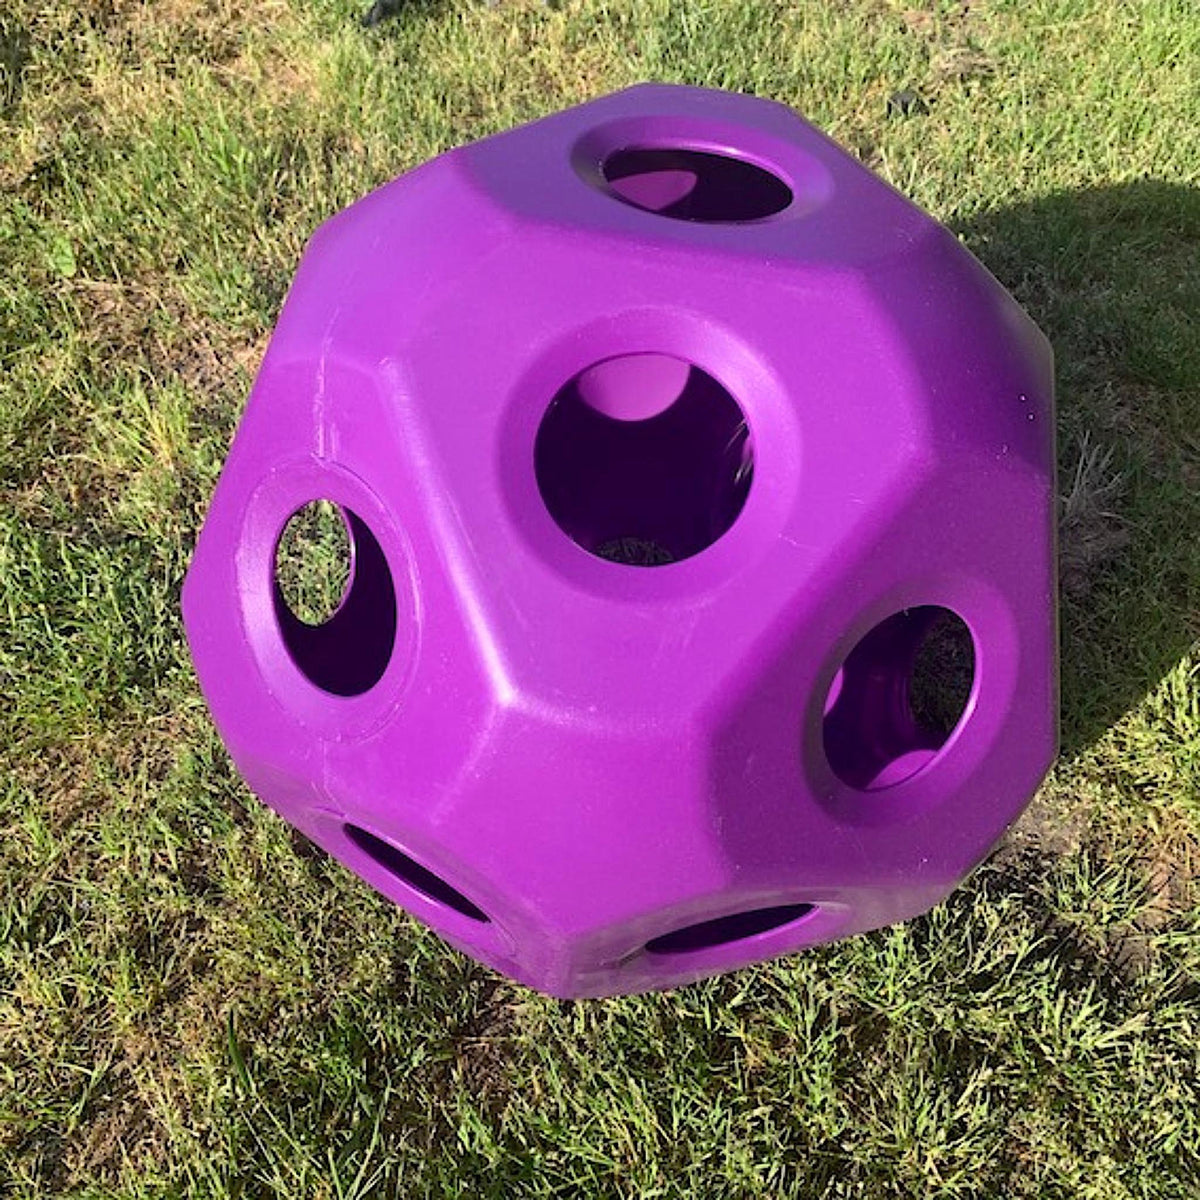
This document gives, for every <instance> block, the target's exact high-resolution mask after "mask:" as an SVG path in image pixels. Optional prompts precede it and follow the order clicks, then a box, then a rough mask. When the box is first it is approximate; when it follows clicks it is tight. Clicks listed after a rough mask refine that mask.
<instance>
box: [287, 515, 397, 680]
mask: <svg viewBox="0 0 1200 1200" xmlns="http://www.w3.org/2000/svg"><path fill="white" fill-rule="evenodd" d="M274 569H275V581H274V596H275V616H276V620H277V621H278V623H279V630H280V633H281V634H282V635H283V642H284V645H285V646H286V647H287V649H288V653H289V654H290V655H291V657H292V661H293V662H294V663H295V664H296V666H297V667H298V668H299V670H300V671H301V672H302V673H303V674H304V675H305V676H306V677H307V678H308V679H309V681H310V682H312V683H314V684H315V685H316V686H317V687H319V688H321V689H322V690H324V691H326V692H331V693H332V694H333V695H335V696H357V695H361V694H362V693H363V692H366V691H368V690H369V689H370V688H372V687H374V686H375V684H376V683H378V682H379V680H380V678H381V677H382V676H383V673H384V671H385V670H386V669H387V665H388V663H389V661H390V660H391V656H392V648H393V646H394V644H395V640H396V589H395V586H394V584H393V582H392V573H391V570H390V568H389V567H388V562H387V558H386V556H385V555H384V553H383V549H382V547H381V546H380V545H379V542H378V541H377V540H376V538H375V535H374V534H373V533H372V532H371V530H370V529H369V528H368V526H367V524H366V522H364V521H363V520H362V518H361V517H359V516H358V515H357V514H356V513H353V512H351V511H350V510H349V509H344V508H340V507H338V506H337V505H336V504H333V503H332V502H331V501H328V500H317V501H312V502H310V503H309V504H306V505H305V506H304V507H303V508H301V509H298V510H297V511H296V512H295V513H293V514H292V516H291V518H290V519H289V520H288V523H287V525H286V526H285V527H284V530H283V533H282V534H281V535H280V538H279V542H278V543H277V545H276V547H275V563H274Z"/></svg>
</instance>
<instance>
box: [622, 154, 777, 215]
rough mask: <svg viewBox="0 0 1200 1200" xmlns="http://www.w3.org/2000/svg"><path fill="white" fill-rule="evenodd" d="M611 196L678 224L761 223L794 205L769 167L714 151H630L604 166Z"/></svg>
mask: <svg viewBox="0 0 1200 1200" xmlns="http://www.w3.org/2000/svg"><path fill="white" fill-rule="evenodd" d="M600 174H601V178H602V179H603V181H604V184H605V185H606V187H607V190H608V191H609V193H610V194H611V195H613V196H615V197H616V198H617V199H618V200H621V201H622V202H623V203H625V204H631V205H633V207H634V208H641V209H644V210H646V211H647V212H653V213H657V214H658V215H659V216H662V217H672V218H674V219H675V220H678V221H699V222H707V223H730V222H741V221H761V220H762V219H763V218H765V217H771V216H774V215H775V214H776V213H778V212H782V211H783V210H784V209H785V208H787V206H788V205H789V204H791V202H792V189H791V188H790V187H788V185H787V184H786V183H784V181H783V180H782V179H780V178H779V176H778V175H775V174H773V173H772V172H770V171H768V170H767V169H766V168H765V167H760V166H757V165H756V164H755V163H752V162H747V161H745V160H744V159H741V158H734V157H733V156H732V155H728V154H716V153H714V152H713V151H711V150H688V149H684V148H676V147H653V146H629V147H625V148H623V149H621V150H615V151H613V153H611V154H609V155H608V157H607V158H605V159H604V161H603V162H602V163H601V165H600Z"/></svg>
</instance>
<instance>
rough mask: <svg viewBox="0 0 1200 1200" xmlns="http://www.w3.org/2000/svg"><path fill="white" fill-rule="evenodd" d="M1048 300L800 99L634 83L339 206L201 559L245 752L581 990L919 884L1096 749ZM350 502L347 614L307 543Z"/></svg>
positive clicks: (427, 913)
mask: <svg viewBox="0 0 1200 1200" xmlns="http://www.w3.org/2000/svg"><path fill="white" fill-rule="evenodd" d="M1052 479H1053V413H1052V378H1051V366H1050V358H1049V352H1048V349H1047V347H1046V345H1045V342H1044V339H1043V338H1042V337H1041V335H1040V334H1039V333H1038V332H1037V330H1036V329H1035V328H1034V327H1033V325H1032V324H1031V323H1030V322H1029V321H1028V318H1026V317H1025V316H1024V314H1023V313H1022V312H1021V311H1020V310H1019V309H1018V308H1017V307H1016V305H1015V304H1014V303H1013V301H1012V300H1011V299H1010V298H1009V297H1008V296H1007V295H1006V293H1005V292H1004V291H1003V289H1002V288H1001V287H1000V286H999V284H997V283H996V281H995V280H994V279H992V278H991V276H989V275H988V274H987V273H986V272H985V271H984V270H983V268H982V267H980V266H979V264H978V263H977V262H976V261H975V260H974V259H973V258H972V257H971V256H970V255H969V254H968V253H967V252H966V251H965V250H964V249H963V248H962V247H961V246H959V245H958V243H957V242H956V241H955V240H954V239H953V238H952V237H951V236H950V235H949V234H948V233H946V232H945V231H944V230H943V229H942V228H941V227H940V226H938V225H937V224H936V223H935V222H933V221H932V220H931V219H930V218H929V217H927V216H926V215H924V214H923V213H921V212H920V210H918V209H917V208H916V207H915V206H913V205H912V204H910V203H909V202H908V201H906V200H905V199H903V197H901V196H899V195H898V194H897V193H895V192H894V191H893V190H892V189H890V188H888V187H887V186H886V185H884V184H883V183H882V182H880V181H879V180H878V179H876V178H875V177H874V176H872V175H871V174H870V172H868V171H866V170H865V169H864V168H863V167H862V166H861V165H859V164H858V163H857V162H855V161H854V160H853V159H852V158H851V157H850V156H849V155H847V154H846V153H845V152H844V151H842V150H840V149H839V148H838V147H837V146H836V145H834V144H833V143H832V142H830V141H829V140H828V139H826V138H825V137H824V136H823V135H821V134H820V133H818V132H817V131H816V130H814V129H812V128H811V127H810V126H808V125H806V124H805V123H804V122H803V121H801V120H800V119H799V118H798V117H796V116H795V115H794V114H792V113H790V112H789V111H788V110H786V109H784V108H782V107H780V106H778V105H774V104H770V103H767V102H764V101H760V100H755V99H751V98H749V97H745V96H732V95H727V94H722V93H717V92H708V91H702V90H698V89H689V88H676V87H660V86H648V87H641V88H635V89H631V90H630V91H627V92H622V93H619V94H617V95H614V96H610V97H607V98H605V99H602V100H599V101H596V102H594V103H592V104H587V105H583V106H581V107H579V108H576V109H572V110H569V111H567V112H564V113H560V114H557V115H555V116H552V117H549V118H547V119H546V120H543V121H540V122H538V123H536V124H534V125H530V126H527V127H525V128H522V129H518V130H515V131H513V132H510V133H507V134H503V135H500V136H497V137H494V138H490V139H488V140H487V141H484V142H480V143H478V144H475V145H472V146H468V147H466V148H464V149H461V150H457V151H454V152H452V153H450V154H448V155H445V156H443V157H442V158H440V159H437V160H435V161H434V162H432V163H429V164H427V165H426V166H424V167H422V168H420V169H419V170H417V171H415V172H413V173H412V174H411V175H409V176H406V177H404V178H403V179H400V180H397V181H396V182H394V183H392V184H390V185H388V186H387V187H385V188H382V189H380V190H379V191H378V192H375V193H373V194H372V195H371V196H368V197H367V198H365V199H364V200H363V201H360V202H359V203H358V204H356V205H355V206H353V207H352V208H350V209H348V210H347V211H346V212H344V213H342V214H340V215H338V216H337V217H335V218H334V219H333V220H332V221H330V222H329V223H327V224H326V225H325V226H324V227H322V229H321V230H319V231H318V233H317V235H316V236H315V237H314V239H313V242H312V244H311V245H310V247H309V249H308V251H307V253H306V255H305V258H304V261H303V262H302V264H301V267H300V269H299V271H298V273H297V277H296V280H295V283H294V285H293V287H292V290H291V292H290V294H289V297H288V300H287V303H286V305H285V307H284V310H283V313H282V315H281V317H280V320H279V324H278V327H277V329H276V332H275V335H274V337H273V339H272V344H271V347H270V349H269V351H268V354H267V357H266V360H265V362H264V365H263V368H262V371H261V373H260V376H259V379H258V380H257V382H256V384H255V388H254V392H253V394H252V396H251V399H250V402H249V405H248V407H247V411H246V414H245V417H244V418H243V421H242V424H241V427H240V428H239V431H238V434H237V437H236V439H235V442H234V445H233V448H232V449H231V452H230V455H229V459H228V462H227V464H226V467H225V470H224V472H223V474H222V477H221V480H220V483H219V484H218V487H217V491H216V494H215V496H214V498H213V502H212V507H211V510H210V513H209V516H208V519H207V521H206V524H205V528H204V530H203V531H202V534H201V537H200V539H199V542H198V545H197V549H196V554H195V558H194V561H193V564H192V567H191V570H190V572H189V575H188V580H187V583H186V585H185V593H184V607H185V617H186V621H187V627H188V635H189V640H190V644H191V647H192V653H193V657H194V660H195V663H196V667H197V671H198V674H199V676H200V679H201V683H202V685H203V688H204V691H205V694H206V697H207V698H208V701H209V704H210V707H211V709H212V711H213V715H214V718H215V720H216V722H217V725H218V727H219V729H220V730H221V733H222V735H223V737H224V738H225V740H226V743H227V744H228V746H229V748H230V751H231V753H232V754H233V757H234V759H235V761H236V762H237V765H238V767H239V769H240V770H241V771H242V773H243V774H244V776H245V777H246V779H247V781H248V782H249V783H250V785H251V786H252V787H253V788H254V789H255V791H257V792H258V794H259V795H260V796H261V797H262V798H263V799H264V800H265V801H266V802H267V803H268V804H270V805H272V807H274V808H275V809H276V810H277V811H279V812H280V813H281V814H282V815H283V816H284V817H285V818H286V819H287V820H289V821H291V822H292V823H293V824H295V825H296V826H297V827H298V828H300V829H301V830H303V831H304V832H305V833H306V834H307V835H308V836H309V837H311V838H313V839H314V840H315V841H317V842H318V843H319V844H321V845H322V846H324V847H325V848H326V849H328V850H329V851H330V852H331V853H333V854H335V855H336V856H337V857H339V858H340V859H341V860H342V861H343V862H345V863H346V864H347V865H349V866H350V867H351V868H352V869H354V870H356V871H357V872H359V873H360V874H361V875H362V876H363V877H364V878H365V879H367V880H368V882H370V883H372V884H373V885H374V886H376V887H377V888H379V889H380V890H381V891H383V892H384V893H385V894H387V895H389V896H390V897H392V898H393V899H394V900H396V901H397V902H398V903H400V904H401V905H403V906H404V907H405V908H406V909H408V910H409V911H411V912H412V913H413V914H414V915H416V916H418V917H420V918H421V919H422V920H425V921H427V922H428V923H429V924H431V925H432V926H434V927H435V928H436V929H438V930H439V932H441V933H442V934H443V935H444V936H445V937H446V938H447V939H448V940H450V941H451V942H453V943H454V944H455V945H457V946H459V947H461V948H462V949H464V950H466V951H467V952H469V953H471V954H473V955H475V956H476V957H477V958H479V959H481V960H482V961H484V962H487V963H489V964H491V965H492V966H494V967H496V968H497V969H499V970H501V971H504V972H506V973H508V974H510V975H512V976H514V977H516V978H518V979H521V980H523V981H524V982H527V983H529V984H531V985H532V986H534V987H537V988H540V989H542V990H545V991H549V992H552V993H555V994H559V995H606V994H612V993H617V992H628V991H639V990H645V989H648V988H655V987H664V986H670V985H673V984H677V983H681V982H685V981H687V980H690V979H694V978H698V977H700V976H703V975H706V974H710V973H712V972H713V971H718V970H723V969H727V968H730V967H734V966H738V965H741V964H743V963H746V962H751V961H755V960H758V959H762V958H766V957H770V956H773V955H776V954H781V953H785V952H788V951H791V950H794V949H797V948H799V947H801V946H805V945H810V944H813V943H816V942H820V941H826V940H829V939H831V938H835V937H839V936H844V935H847V934H850V933H854V932H858V931H862V930H866V929H870V928H874V927H877V926H879V925H883V924H887V923H890V922H893V921H896V920H900V919H903V918H905V917H908V916H911V915H914V914H916V913H918V912H920V911H922V910H924V909H925V908H927V907H928V906H929V905H930V904H932V903H934V902H936V901H937V900H938V899H940V898H941V897H942V896H943V895H945V893H946V892H947V891H948V890H949V889H950V888H951V887H952V886H953V885H954V884H955V883H956V882H957V881H958V880H959V879H961V878H962V877H963V876H964V875H965V874H966V873H967V872H968V871H969V870H970V869H971V868H972V867H973V866H974V864H975V863H976V862H978V861H979V859H980V858H981V857H982V856H983V855H984V854H986V853H987V851H988V849H989V848H990V846H991V845H992V844H993V843H994V841H995V840H996V838H997V837H998V836H999V834H1000V833H1001V832H1002V831H1003V829H1004V828H1005V826H1006V825H1007V824H1008V823H1009V822H1010V821H1011V820H1012V819H1014V818H1015V816H1016V815H1017V813H1018V812H1019V811H1020V809H1021V807H1022V806H1023V805H1024V803H1025V802H1026V801H1027V799H1028V798H1029V796H1030V795H1031V794H1032V791H1033V789H1034V788H1035V787H1036V785H1037V782H1038V781H1039V780H1040V778H1041V776H1042V774H1043V773H1044V771H1045V769H1046V767H1047V766H1048V764H1049V762H1050V759H1051V758H1052V756H1053V753H1054V744H1055V711H1056V707H1055V706H1056V696H1055V686H1056V676H1055V646H1054V636H1055V626H1054V575H1053V533H1052V528H1053V527H1052V517H1053V500H1052ZM317 499H324V500H328V501H331V502H332V503H333V504H334V505H336V506H338V508H340V510H341V511H342V512H343V513H344V514H345V525H346V530H347V536H348V538H349V540H350V542H351V544H352V548H353V556H352V562H351V564H350V566H349V569H348V572H347V575H348V582H347V584H346V588H345V592H344V595H343V597H342V600H341V602H340V605H339V606H338V607H337V608H336V611H334V613H333V615H332V616H331V617H330V618H329V619H328V620H327V621H326V622H325V623H324V624H322V625H320V626H307V625H305V624H304V622H303V621H301V620H299V618H297V617H295V616H293V615H292V614H291V613H290V611H289V610H288V608H287V606H286V601H285V600H284V598H283V592H282V591H281V589H280V588H279V586H278V584H277V582H276V578H275V557H276V547H277V545H278V543H279V539H280V537H281V534H282V531H283V529H284V527H285V525H286V524H287V522H288V520H289V518H290V517H291V516H292V514H293V513H295V512H296V511H298V510H299V509H301V508H302V507H303V506H304V505H306V504H307V503H308V502H310V501H313V500H317Z"/></svg>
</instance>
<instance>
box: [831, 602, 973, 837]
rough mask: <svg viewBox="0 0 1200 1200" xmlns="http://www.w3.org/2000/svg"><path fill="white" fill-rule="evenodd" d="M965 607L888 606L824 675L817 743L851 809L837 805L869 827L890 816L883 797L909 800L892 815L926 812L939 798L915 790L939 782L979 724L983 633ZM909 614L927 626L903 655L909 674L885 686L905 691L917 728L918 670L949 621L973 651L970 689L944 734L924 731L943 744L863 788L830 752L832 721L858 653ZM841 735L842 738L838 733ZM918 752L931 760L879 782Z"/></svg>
mask: <svg viewBox="0 0 1200 1200" xmlns="http://www.w3.org/2000/svg"><path fill="white" fill-rule="evenodd" d="M963 607H964V606H962V605H957V604H956V603H955V602H954V601H953V600H952V599H945V600H929V599H923V600H919V601H915V602H913V603H909V604H904V605H900V606H896V607H889V608H886V609H884V610H883V612H882V615H877V616H876V618H875V619H874V620H872V621H870V622H866V623H864V624H865V628H864V626H863V625H857V626H856V628H857V629H858V630H860V631H861V632H859V633H858V635H857V636H856V637H854V638H853V640H850V638H847V639H846V642H847V643H848V648H846V649H843V650H842V651H841V652H840V653H838V654H837V655H835V656H834V657H833V659H832V662H831V666H830V668H829V669H828V670H827V672H826V673H825V680H826V682H825V686H824V688H823V689H818V695H819V703H818V704H817V706H816V708H817V712H818V715H819V725H820V729H819V734H818V745H819V748H820V756H821V761H822V762H823V764H824V767H825V770H826V771H827V772H828V775H829V778H830V779H832V780H833V781H834V782H835V784H836V787H837V788H838V789H839V790H840V791H841V793H842V798H843V801H847V800H848V801H849V803H848V805H847V804H845V803H839V804H838V805H836V806H835V807H836V808H838V809H839V810H840V809H842V808H845V810H846V813H845V815H850V816H855V817H858V818H859V819H861V820H864V821H866V822H867V823H874V822H875V821H877V820H881V819H886V818H885V816H884V814H885V813H886V812H887V808H886V807H885V806H883V805H881V804H879V803H878V802H879V801H880V799H881V798H882V797H888V798H889V802H890V801H891V798H892V797H893V796H902V797H905V798H906V803H904V804H902V805H899V806H896V807H895V808H894V810H893V815H894V816H895V817H897V818H902V817H906V816H909V815H912V814H913V813H914V812H916V811H919V810H921V809H924V808H925V807H927V806H928V805H929V804H930V803H932V802H933V801H934V799H936V797H935V795H934V793H932V792H928V791H927V790H926V794H925V795H924V796H922V797H920V798H919V799H917V800H912V801H910V800H909V797H910V796H911V795H912V793H913V792H920V791H921V790H922V785H925V784H926V783H927V780H928V778H929V777H930V775H931V774H933V775H934V778H935V779H936V777H937V775H938V774H940V773H941V771H942V770H943V769H944V768H945V766H946V764H947V762H948V760H951V759H952V758H953V757H955V755H954V753H953V752H954V751H955V750H956V749H957V748H958V746H959V743H960V742H961V740H962V739H963V737H964V735H965V734H966V733H967V731H968V729H969V728H970V727H971V726H972V725H973V724H974V719H975V715H976V712H977V710H978V706H979V696H980V691H981V687H982V683H983V663H984V657H983V651H982V646H981V641H980V637H979V632H978V629H977V628H976V627H975V625H974V624H973V622H972V620H971V619H970V617H969V615H968V614H967V613H964V612H963V611H962V608H963ZM910 615H911V616H912V617H913V618H914V619H915V620H916V621H917V622H918V623H919V622H921V621H925V622H926V626H925V628H924V629H918V630H917V636H916V637H915V639H914V640H913V641H912V644H911V646H909V647H908V648H907V649H906V650H905V651H904V653H905V654H906V655H907V656H908V658H909V660H910V661H909V666H908V670H907V671H906V673H905V675H904V676H903V678H902V679H901V678H898V677H897V676H896V675H891V676H889V677H888V678H887V680H886V682H887V683H888V684H889V685H890V686H891V688H893V689H895V688H896V687H897V686H899V687H902V688H903V691H904V697H903V703H904V704H905V705H906V706H907V708H908V713H907V715H908V717H909V718H910V719H911V720H912V722H913V725H914V727H916V726H917V721H916V718H915V716H914V715H913V713H912V711H911V708H912V699H911V693H912V681H913V671H914V669H915V667H916V663H917V660H918V659H919V657H920V654H921V651H922V649H923V648H924V647H925V645H926V644H927V642H928V640H929V638H930V635H931V634H933V633H934V632H935V631H936V629H937V626H938V625H939V624H944V623H945V622H946V621H947V620H949V621H951V622H953V623H954V624H956V625H957V626H958V628H959V630H960V631H961V633H962V634H965V636H966V642H965V644H966V645H967V646H968V647H969V650H970V655H971V680H970V685H969V687H967V689H966V693H965V696H964V697H963V700H962V704H961V708H960V710H959V713H958V716H957V718H956V720H955V721H954V722H953V724H952V725H951V726H950V727H949V728H948V729H947V730H946V731H945V732H944V733H941V734H940V735H939V734H938V732H937V731H933V730H930V729H922V730H919V732H920V733H921V734H923V735H924V736H925V737H926V739H927V740H930V741H932V740H934V739H935V738H937V737H939V736H940V740H938V741H937V744H936V745H934V746H913V747H911V749H910V751H907V752H904V753H900V754H896V755H894V756H893V757H891V758H890V759H888V760H886V761H885V762H883V763H882V765H881V766H880V767H878V768H877V769H876V770H875V771H874V773H873V775H872V777H871V780H870V781H868V782H867V783H866V784H865V785H864V784H863V783H861V782H856V781H855V779H854V778H847V773H848V772H846V771H845V770H844V769H839V766H838V764H837V762H836V759H838V758H840V757H841V754H842V752H841V751H834V752H833V753H832V754H831V752H830V728H829V725H830V720H831V718H834V719H835V720H836V717H835V714H836V713H837V712H838V702H839V701H842V700H843V699H846V698H847V696H848V693H847V672H846V665H847V663H848V662H849V661H850V659H851V658H852V657H853V656H854V655H855V654H856V653H859V652H860V651H862V650H863V649H864V647H866V646H867V645H868V644H869V643H870V642H871V640H872V639H873V638H875V637H876V636H877V635H879V636H882V637H886V636H887V633H888V630H887V629H886V628H885V627H886V626H888V625H889V623H892V622H896V621H898V620H899V619H901V618H905V617H908V616H910ZM836 736H839V735H837V734H836V733H835V737H836ZM913 752H916V753H925V752H928V754H929V756H928V757H927V758H925V759H924V760H923V761H920V762H918V763H916V764H915V765H914V766H913V767H912V769H911V770H908V771H906V772H905V773H904V774H902V775H899V776H898V777H896V778H888V779H887V780H886V782H883V783H877V782H875V781H876V780H878V779H879V778H880V777H881V776H883V775H886V772H887V770H888V768H889V767H894V766H895V765H896V764H897V763H898V762H900V761H901V760H902V759H903V758H904V757H905V756H906V754H908V753H913Z"/></svg>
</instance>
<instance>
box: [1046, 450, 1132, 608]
mask: <svg viewBox="0 0 1200 1200" xmlns="http://www.w3.org/2000/svg"><path fill="white" fill-rule="evenodd" d="M1112 460H1113V454H1112V451H1111V449H1104V448H1103V447H1101V446H1099V445H1097V444H1096V443H1094V442H1093V441H1092V440H1091V438H1090V437H1089V436H1087V435H1085V436H1084V438H1083V439H1082V441H1081V443H1080V447H1079V452H1078V457H1077V459H1076V465H1075V468H1074V471H1073V472H1072V474H1071V476H1070V478H1069V480H1068V482H1067V490H1066V492H1065V494H1064V495H1063V497H1062V503H1061V508H1060V514H1059V577H1060V582H1061V584H1062V589H1063V592H1064V593H1065V594H1066V595H1067V596H1069V597H1071V598H1073V599H1075V598H1079V597H1082V596H1086V595H1087V593H1088V592H1089V591H1090V590H1091V588H1092V584H1093V582H1094V581H1095V579H1096V577H1097V575H1098V574H1099V573H1100V572H1101V571H1102V570H1103V569H1104V568H1105V567H1106V566H1107V565H1108V564H1109V563H1111V562H1112V561H1113V560H1115V559H1117V558H1119V557H1120V555H1121V554H1122V553H1123V552H1124V551H1125V549H1126V548H1127V547H1128V545H1129V543H1130V534H1129V530H1128V528H1127V527H1126V525H1125V523H1124V522H1123V521H1122V520H1121V518H1120V516H1119V515H1118V514H1117V512H1116V511H1115V506H1116V504H1117V502H1118V501H1119V498H1120V494H1121V485H1122V480H1121V476H1120V474H1119V473H1118V472H1117V471H1116V470H1115V468H1114V467H1113V461H1112Z"/></svg>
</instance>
